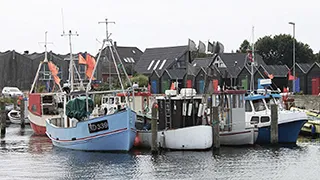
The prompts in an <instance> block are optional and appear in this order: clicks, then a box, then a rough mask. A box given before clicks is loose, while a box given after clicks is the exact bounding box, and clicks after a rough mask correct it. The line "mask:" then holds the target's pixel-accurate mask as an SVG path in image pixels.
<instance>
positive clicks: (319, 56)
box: [314, 51, 320, 63]
mask: <svg viewBox="0 0 320 180" xmlns="http://www.w3.org/2000/svg"><path fill="white" fill-rule="evenodd" d="M314 59H315V61H316V62H319V63H320V51H319V52H318V53H316V54H315V55H314Z"/></svg>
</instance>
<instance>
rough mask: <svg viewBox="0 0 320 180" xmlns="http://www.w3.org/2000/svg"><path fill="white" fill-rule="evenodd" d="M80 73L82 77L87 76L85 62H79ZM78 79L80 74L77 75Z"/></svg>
mask: <svg viewBox="0 0 320 180" xmlns="http://www.w3.org/2000/svg"><path fill="white" fill-rule="evenodd" d="M79 74H80V78H81V79H85V78H86V65H85V64H79ZM75 77H76V79H78V75H77V76H75Z"/></svg>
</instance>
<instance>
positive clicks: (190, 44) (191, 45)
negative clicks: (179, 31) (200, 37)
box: [188, 39, 197, 52]
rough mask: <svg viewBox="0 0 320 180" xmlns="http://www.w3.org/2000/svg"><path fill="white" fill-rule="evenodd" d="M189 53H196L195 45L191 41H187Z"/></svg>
mask: <svg viewBox="0 0 320 180" xmlns="http://www.w3.org/2000/svg"><path fill="white" fill-rule="evenodd" d="M188 47H189V51H191V52H192V51H197V45H196V43H194V41H192V40H191V39H189V40H188Z"/></svg>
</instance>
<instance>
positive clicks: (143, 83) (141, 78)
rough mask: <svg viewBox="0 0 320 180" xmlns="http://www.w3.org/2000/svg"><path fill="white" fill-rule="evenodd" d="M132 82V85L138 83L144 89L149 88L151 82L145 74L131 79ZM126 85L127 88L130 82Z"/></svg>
mask: <svg viewBox="0 0 320 180" xmlns="http://www.w3.org/2000/svg"><path fill="white" fill-rule="evenodd" d="M130 80H131V82H132V83H134V82H137V83H138V84H139V86H140V87H143V86H145V87H147V86H148V82H149V79H148V77H147V76H145V75H143V74H136V75H135V76H133V77H132V78H130ZM126 84H127V86H129V83H128V82H127V83H126Z"/></svg>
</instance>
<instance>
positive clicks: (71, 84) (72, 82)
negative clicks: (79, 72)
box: [61, 30, 79, 92]
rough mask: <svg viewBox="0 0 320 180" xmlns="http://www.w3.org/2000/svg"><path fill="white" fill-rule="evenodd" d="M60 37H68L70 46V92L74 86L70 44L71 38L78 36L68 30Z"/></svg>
mask: <svg viewBox="0 0 320 180" xmlns="http://www.w3.org/2000/svg"><path fill="white" fill-rule="evenodd" d="M61 36H69V46H70V64H69V73H70V74H69V83H70V86H71V92H72V91H73V90H74V89H73V88H74V87H73V86H74V68H73V66H74V62H73V56H72V43H71V36H79V34H78V33H77V32H76V33H73V34H72V32H71V30H69V33H68V34H65V33H63V34H62V35H61Z"/></svg>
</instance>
